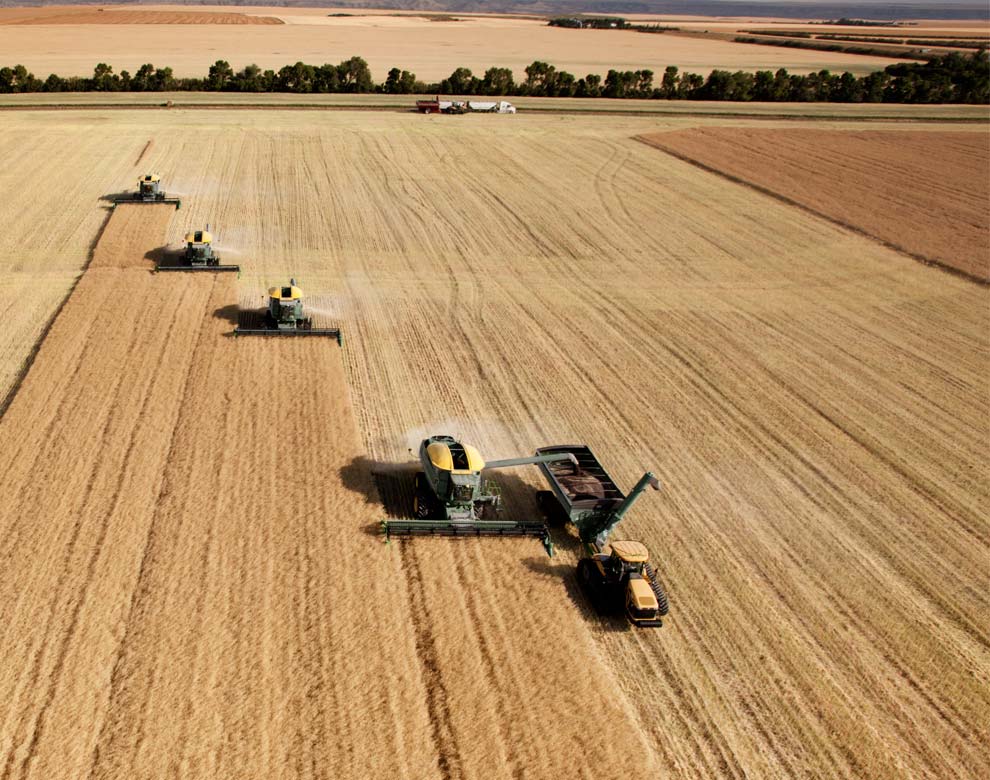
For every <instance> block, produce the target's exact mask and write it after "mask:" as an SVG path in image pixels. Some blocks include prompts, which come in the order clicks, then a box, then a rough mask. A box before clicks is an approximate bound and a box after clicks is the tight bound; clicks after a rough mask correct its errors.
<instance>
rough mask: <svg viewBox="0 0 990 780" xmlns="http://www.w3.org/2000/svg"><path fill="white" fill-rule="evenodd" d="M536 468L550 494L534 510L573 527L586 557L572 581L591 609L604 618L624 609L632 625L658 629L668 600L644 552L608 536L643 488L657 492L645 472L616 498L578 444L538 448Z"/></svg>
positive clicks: (612, 483) (541, 497)
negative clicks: (592, 606)
mask: <svg viewBox="0 0 990 780" xmlns="http://www.w3.org/2000/svg"><path fill="white" fill-rule="evenodd" d="M536 455H537V457H539V458H548V457H549V456H553V455H556V456H562V455H569V456H571V457H570V458H567V459H564V458H557V459H554V460H541V461H540V469H541V470H542V471H543V474H544V475H545V476H546V478H547V481H548V482H549V483H550V488H551V489H550V490H541V491H540V492H539V493H537V496H536V498H537V502H538V503H539V505H540V508H541V509H542V510H543V511H544V513H545V514H546V515H547V517H548V519H549V520H550V521H551V522H552V521H557V522H560V521H563V522H570V523H572V524H573V525H574V527H575V528H577V531H578V536H579V537H580V538H581V543H582V544H583V545H584V548H585V551H586V552H587V556H586V557H584V558H582V559H581V560H580V561H579V562H578V567H577V574H578V582H579V583H580V584H581V587H582V589H583V590H584V591H585V593H586V594H587V595H588V597H589V599H590V600H591V602H592V604H593V605H594V606H595V609H596V610H598V611H599V612H601V613H605V614H621V613H622V612H623V611H625V613H626V615H627V616H628V618H629V620H630V621H631V622H632V623H633V624H634V625H637V626H662V625H663V621H662V619H661V618H662V617H663V616H664V615H666V614H667V611H668V601H667V594H666V592H665V591H664V588H663V584H662V583H661V582H660V578H659V577H658V576H657V572H656V570H655V569H654V568H653V567H652V566H651V565H650V563H649V559H650V554H649V551H648V550H647V549H646V546H645V545H643V544H641V543H640V542H633V541H618V540H616V541H613V542H611V544H609V541H608V539H609V536H610V535H611V533H612V531H613V530H615V527H616V526H617V525H618V524H619V522H620V521H621V520H622V518H623V517H625V515H626V513H627V512H628V511H629V509H630V508H631V507H632V505H633V504H634V503H635V502H636V500H637V499H638V498H639V497H640V495H641V494H642V493H643V491H644V490H646V488H647V487H652V488H653V489H654V490H659V489H660V482H659V481H658V480H657V478H656V477H655V476H654V475H653V474H652V473H651V472H649V471H647V472H646V473H645V474H643V476H642V477H640V479H639V482H637V483H636V486H635V487H634V488H633V489H632V491H631V492H630V493H629V495H628V496H625V495H623V494H622V491H620V490H619V488H618V486H617V485H616V484H615V480H613V479H612V477H610V476H609V474H608V472H607V471H605V469H604V467H603V466H602V465H601V463H600V462H599V461H598V458H596V457H595V454H594V453H593V452H592V451H591V449H590V448H589V447H587V446H585V445H583V444H569V445H559V446H556V447H542V448H540V449H538V450H537V451H536Z"/></svg>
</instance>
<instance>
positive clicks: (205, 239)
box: [186, 230, 213, 244]
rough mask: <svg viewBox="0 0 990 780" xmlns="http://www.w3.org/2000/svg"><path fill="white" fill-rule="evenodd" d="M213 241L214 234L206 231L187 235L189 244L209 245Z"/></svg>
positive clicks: (192, 232)
mask: <svg viewBox="0 0 990 780" xmlns="http://www.w3.org/2000/svg"><path fill="white" fill-rule="evenodd" d="M211 241H213V234H212V233H208V232H207V231H205V230H194V231H190V232H189V233H186V243H187V244H209V243H210V242H211Z"/></svg>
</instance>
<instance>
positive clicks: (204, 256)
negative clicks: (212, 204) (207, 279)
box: [155, 225, 241, 273]
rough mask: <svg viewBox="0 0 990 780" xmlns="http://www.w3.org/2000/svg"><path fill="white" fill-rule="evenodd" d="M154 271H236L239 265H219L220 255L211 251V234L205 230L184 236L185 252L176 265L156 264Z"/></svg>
mask: <svg viewBox="0 0 990 780" xmlns="http://www.w3.org/2000/svg"><path fill="white" fill-rule="evenodd" d="M155 270H156V271H237V272H238V273H240V270H241V267H240V266H239V265H221V264H220V255H218V254H217V253H216V252H214V251H213V234H212V233H210V226H209V225H207V226H206V230H194V231H191V232H189V233H187V234H186V251H185V252H184V253H183V255H182V257H181V259H180V262H178V263H170V264H167V263H158V264H157V265H156V266H155Z"/></svg>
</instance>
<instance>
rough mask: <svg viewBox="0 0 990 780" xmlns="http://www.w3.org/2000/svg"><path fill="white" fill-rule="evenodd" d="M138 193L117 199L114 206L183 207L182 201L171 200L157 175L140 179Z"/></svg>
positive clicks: (147, 175)
mask: <svg viewBox="0 0 990 780" xmlns="http://www.w3.org/2000/svg"><path fill="white" fill-rule="evenodd" d="M137 186H138V188H137V192H136V193H134V194H133V195H129V196H127V197H124V198H117V199H116V200H114V202H113V205H114V206H116V205H117V204H118V203H152V204H154V203H171V204H174V205H175V207H176V208H179V207H181V206H182V201H181V200H179V199H178V198H170V197H168V196H167V195H166V194H165V190H163V189H162V182H161V177H160V176H159V175H158V174H157V173H148V174H145V175H144V176H142V177H141V178H140V179H138V182H137Z"/></svg>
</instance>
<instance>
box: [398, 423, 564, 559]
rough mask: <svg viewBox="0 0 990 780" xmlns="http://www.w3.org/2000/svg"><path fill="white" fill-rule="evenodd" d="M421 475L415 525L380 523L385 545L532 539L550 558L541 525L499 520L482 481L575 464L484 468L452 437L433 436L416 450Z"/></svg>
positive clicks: (496, 495) (551, 458) (488, 485)
mask: <svg viewBox="0 0 990 780" xmlns="http://www.w3.org/2000/svg"><path fill="white" fill-rule="evenodd" d="M419 460H420V463H421V464H422V467H423V470H422V471H420V472H418V473H417V474H416V483H415V488H416V492H415V497H414V499H413V514H414V515H415V518H416V519H413V520H383V521H382V530H383V531H384V532H385V539H386V541H388V540H389V539H390V538H391V537H393V536H533V537H536V538H537V539H539V540H540V541H541V542H542V543H543V547H544V548H545V549H546V551H547V554H548V555H551V556H552V555H553V541H552V540H551V538H550V531H549V530H548V529H547V526H546V524H545V523H543V522H540V521H533V520H521V521H510V520H500V519H499V513H500V511H501V492H500V490H499V487H498V485H497V484H495V483H494V482H491V481H490V480H487V479H484V478H483V477H482V476H481V472H482V470H484V469H499V468H507V467H510V466H524V465H527V464H531V463H539V464H543V465H546V464H550V463H554V462H556V461H562V460H563V461H568V462H572V461H573V460H574V457H573V455H571V454H570V453H548V454H545V455H544V454H540V453H537V454H536V456H534V457H532V458H510V459H508V460H493V461H489V462H487V463H486V462H485V461H484V460H483V459H482V457H481V455H480V454H478V451H477V450H476V449H475V448H474V447H472V446H470V445H468V444H462V443H460V442H458V441H457V440H455V439H454V438H453V437H451V436H431V437H430V438H428V439H424V440H423V442H422V443H421V444H420V447H419Z"/></svg>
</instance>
